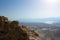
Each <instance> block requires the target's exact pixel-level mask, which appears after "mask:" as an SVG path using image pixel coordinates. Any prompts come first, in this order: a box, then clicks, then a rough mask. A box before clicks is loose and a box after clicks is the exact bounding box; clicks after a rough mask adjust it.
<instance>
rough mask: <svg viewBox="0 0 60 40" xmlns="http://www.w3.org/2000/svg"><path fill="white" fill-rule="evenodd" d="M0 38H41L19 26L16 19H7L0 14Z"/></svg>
mask: <svg viewBox="0 0 60 40" xmlns="http://www.w3.org/2000/svg"><path fill="white" fill-rule="evenodd" d="M0 40H41V39H40V38H39V35H38V34H37V33H36V32H35V31H33V30H30V29H28V28H27V26H24V25H22V26H20V25H19V22H18V21H9V19H8V18H7V17H5V16H0Z"/></svg>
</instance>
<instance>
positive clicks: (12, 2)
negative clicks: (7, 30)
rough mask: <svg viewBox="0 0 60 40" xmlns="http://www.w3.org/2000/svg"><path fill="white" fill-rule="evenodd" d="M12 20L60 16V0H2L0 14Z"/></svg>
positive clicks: (0, 0) (0, 1)
mask: <svg viewBox="0 0 60 40" xmlns="http://www.w3.org/2000/svg"><path fill="white" fill-rule="evenodd" d="M2 15H3V16H7V17H8V18H10V19H11V20H18V19H44V18H59V17H60V0H0V16H2Z"/></svg>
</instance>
